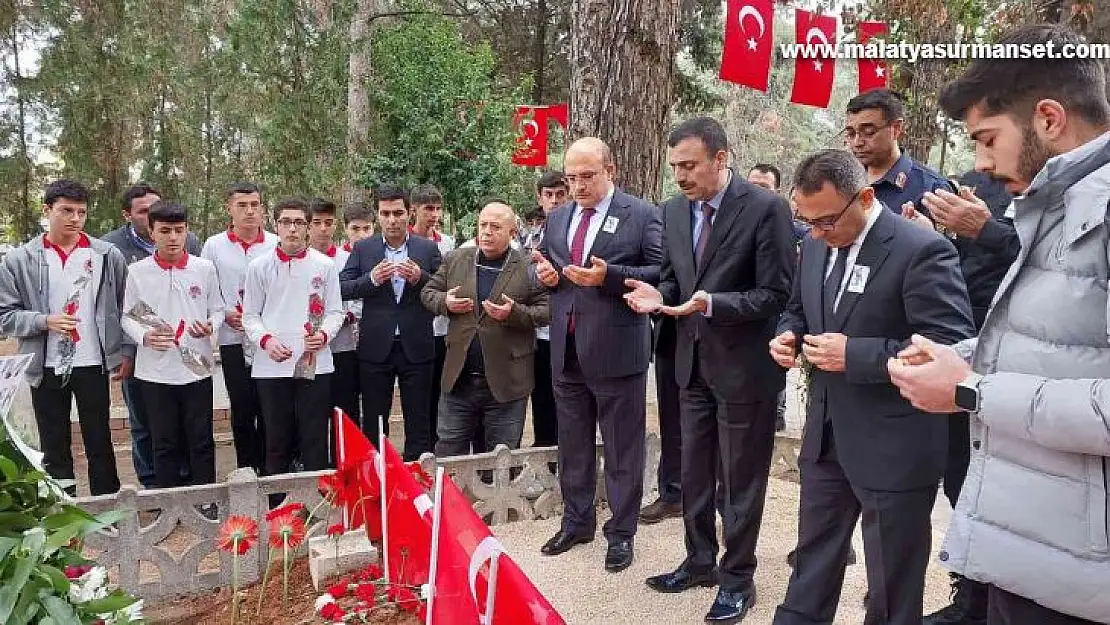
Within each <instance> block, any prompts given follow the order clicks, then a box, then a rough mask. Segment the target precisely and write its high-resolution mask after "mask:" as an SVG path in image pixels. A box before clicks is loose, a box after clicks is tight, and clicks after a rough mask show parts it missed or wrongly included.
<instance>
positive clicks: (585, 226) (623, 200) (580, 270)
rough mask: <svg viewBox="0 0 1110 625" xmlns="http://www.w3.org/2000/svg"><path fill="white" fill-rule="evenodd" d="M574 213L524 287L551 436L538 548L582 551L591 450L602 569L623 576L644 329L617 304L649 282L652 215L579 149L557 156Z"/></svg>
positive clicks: (549, 232) (562, 212)
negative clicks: (551, 503) (539, 317)
mask: <svg viewBox="0 0 1110 625" xmlns="http://www.w3.org/2000/svg"><path fill="white" fill-rule="evenodd" d="M564 164H565V166H566V179H567V182H568V183H569V184H570V191H571V194H572V195H573V196H574V201H573V202H571V203H570V204H566V205H564V206H562V207H560V208H558V209H556V210H555V211H554V212H552V213H551V215H550V216H549V217H548V219H547V226H546V232H545V236H544V239H543V243H541V244H540V250H538V251H536V252H534V254H533V258H534V259H535V260H536V277H537V278H538V279H539V280H540V281H541V282H543V284H544V285H545V286H547V287H548V288H549V289H550V290H551V372H552V375H553V376H554V380H553V382H554V389H555V400H556V404H555V406H556V410H557V411H558V412H557V418H556V420H557V421H558V424H559V485H560V487H561V488H562V491H563V501H564V511H563V524H562V527H561V528H560V529H559V531H558V532H557V533H556V534H555V536H554V537H552V538H551V540H549V541H547V543H546V544H545V545H544V546H543V548H542V550H541V551H542V552H543V553H544V554H545V555H557V554H560V553H563V552H565V551H567V550H569V549H570V548H571V547H574V546H575V545H577V544H580V543H588V542H590V541H592V540H593V539H594V531H595V528H596V523H597V519H596V507H595V502H594V495H595V486H596V484H597V463H596V451H595V450H596V442H595V441H596V438H595V436H596V435H595V432H596V431H597V429H598V427H599V426H600V429H601V439H602V444H603V448H604V454H605V489H606V494H607V497H608V499H609V508H610V510H612V512H613V516H612V518H611V519H609V521H607V522H606V523H605V527H604V528H603V532H604V534H605V538H606V539H607V540H608V541H609V548H608V550H607V552H606V554H605V568H606V570H608V571H611V572H617V571H622V570H624V569H626V568H628V566H629V565H630V564H632V550H633V537H634V536H635V535H636V517H637V513H638V511H639V509H640V500H641V498H642V497H643V489H644V462H645V458H644V455H645V452H644V429H645V427H646V421H647V397H646V396H647V369H648V361H649V360H650V359H651V328H650V326H649V323H648V317H647V315H643V314H637V313H634V312H632V311H631V310H629V309H628V307H627V306H625V305H624V301H623V300H622V299H621V298H622V296H623V295H624V281H625V280H626V279H629V278H635V279H637V280H643V281H645V282H650V283H655V282H658V281H659V263H660V262H661V261H662V256H663V250H662V234H663V233H662V230H663V225H662V222H661V221H660V219H659V210H658V209H657V208H656V207H655V206H652V205H651V204H648V203H647V202H644V201H643V200H641V199H639V198H635V197H632V196H631V195H628V194H627V193H624V192H623V191H621V190H619V189H617V188H616V187H615V186H614V185H613V174H614V172H615V171H616V167H615V165H614V164H613V157H612V153H611V152H610V151H609V147H608V146H607V145H605V143H603V142H602V141H601V140H599V139H596V138H593V137H587V138H585V139H579V140H578V141H576V142H574V143H573V144H572V145H571V146H570V148H569V149H568V150H567V153H566V159H565V163H564Z"/></svg>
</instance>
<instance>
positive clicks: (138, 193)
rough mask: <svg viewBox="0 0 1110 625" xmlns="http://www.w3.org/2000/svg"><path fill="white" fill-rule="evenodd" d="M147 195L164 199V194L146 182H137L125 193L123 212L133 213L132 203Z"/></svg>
mask: <svg viewBox="0 0 1110 625" xmlns="http://www.w3.org/2000/svg"><path fill="white" fill-rule="evenodd" d="M145 195H157V196H158V197H159V198H161V197H162V192H161V191H159V190H158V189H155V188H154V187H152V186H150V185H149V184H147V183H145V182H136V183H135V184H133V185H131V186H130V187H127V190H126V191H124V192H123V210H125V211H127V212H129V213H130V212H131V203H132V202H134V201H135V200H137V199H139V198H141V197H143V196H145Z"/></svg>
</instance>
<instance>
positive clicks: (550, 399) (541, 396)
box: [532, 339, 559, 447]
mask: <svg viewBox="0 0 1110 625" xmlns="http://www.w3.org/2000/svg"><path fill="white" fill-rule="evenodd" d="M534 374H535V379H536V386H535V388H533V389H532V433H533V434H534V438H535V440H534V441H533V442H532V446H533V447H554V446H556V445H558V444H559V419H558V417H557V416H556V413H555V390H554V389H553V388H552V386H551V341H548V340H546V339H536V364H535V369H534Z"/></svg>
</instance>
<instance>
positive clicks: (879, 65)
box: [856, 22, 889, 93]
mask: <svg viewBox="0 0 1110 625" xmlns="http://www.w3.org/2000/svg"><path fill="white" fill-rule="evenodd" d="M858 33H859V35H858V37H859V43H861V44H866V43H867V42H868V41H870V40H871V39H872V38H874V37H880V36H882V35H885V34H886V33H887V27H886V24H885V23H884V22H860V23H859V30H858ZM873 43H874V44H875V46H874V47H875V48H879V47H881V46H882V43H883V42H882V41H875V42H873ZM856 66H857V69H858V70H859V92H860V93H863V92H865V91H871V90H872V89H881V88H883V87H886V85H887V81H888V79H889V76H888V69H889V68H888V67H887V64H886V61H883V60H881V59H877V58H872V59H865V58H861V59H859V61H857V63H856Z"/></svg>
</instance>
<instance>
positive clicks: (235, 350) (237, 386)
mask: <svg viewBox="0 0 1110 625" xmlns="http://www.w3.org/2000/svg"><path fill="white" fill-rule="evenodd" d="M262 357H263V358H265V355H264V354H263V355H262ZM220 367H221V368H222V369H223V371H224V386H225V387H227V398H228V400H229V401H230V403H231V433H232V436H233V437H234V438H235V462H236V464H237V465H238V466H239V468H244V467H251V468H253V469H254V470H255V472H256V473H258V474H259V475H262V474H263V473H265V469H266V424H265V420H264V419H263V418H262V409H261V406H260V404H259V399H258V388H257V385H256V383H255V380H254V378H252V377H251V370H250V367H248V366H247V361H246V359H245V358H244V357H243V346H242V345H221V346H220Z"/></svg>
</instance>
